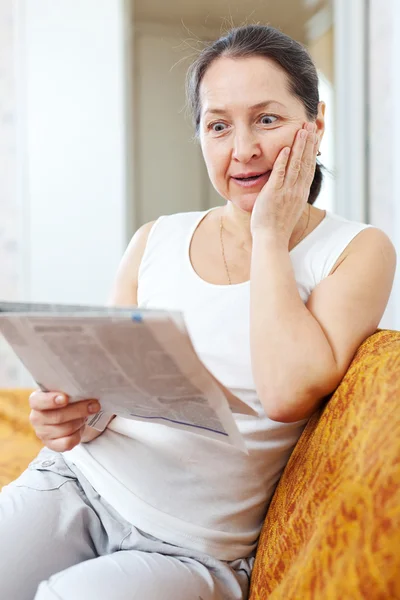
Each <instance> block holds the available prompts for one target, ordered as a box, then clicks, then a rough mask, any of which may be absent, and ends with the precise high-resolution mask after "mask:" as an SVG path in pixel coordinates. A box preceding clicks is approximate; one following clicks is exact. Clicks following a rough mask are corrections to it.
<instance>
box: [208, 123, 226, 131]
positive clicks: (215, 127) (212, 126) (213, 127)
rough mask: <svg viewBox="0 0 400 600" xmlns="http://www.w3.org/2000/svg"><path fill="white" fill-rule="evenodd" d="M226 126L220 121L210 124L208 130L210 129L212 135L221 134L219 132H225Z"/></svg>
mask: <svg viewBox="0 0 400 600" xmlns="http://www.w3.org/2000/svg"><path fill="white" fill-rule="evenodd" d="M225 128H226V125H225V123H222V122H221V121H217V122H215V123H210V124H209V126H208V129H211V131H213V132H214V133H221V131H225Z"/></svg>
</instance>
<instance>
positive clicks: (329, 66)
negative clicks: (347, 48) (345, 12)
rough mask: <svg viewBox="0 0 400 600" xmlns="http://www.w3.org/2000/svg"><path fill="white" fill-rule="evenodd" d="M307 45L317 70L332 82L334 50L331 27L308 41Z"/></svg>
mask: <svg viewBox="0 0 400 600" xmlns="http://www.w3.org/2000/svg"><path fill="white" fill-rule="evenodd" d="M307 47H308V49H309V51H310V54H311V56H312V59H313V61H314V63H315V65H316V67H317V69H318V70H319V71H322V73H323V74H324V75H325V77H326V78H327V79H328V80H329V81H330V82H331V83H332V84H333V83H334V62H333V60H334V52H333V27H330V28H329V30H328V31H327V32H326V33H324V34H323V35H321V36H320V37H318V38H317V39H314V40H312V41H310V42H308V44H307Z"/></svg>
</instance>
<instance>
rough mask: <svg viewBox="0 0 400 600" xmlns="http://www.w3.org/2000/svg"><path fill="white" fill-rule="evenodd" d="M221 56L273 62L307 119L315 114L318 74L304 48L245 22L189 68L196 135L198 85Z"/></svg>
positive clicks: (313, 195)
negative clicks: (260, 57)
mask: <svg viewBox="0 0 400 600" xmlns="http://www.w3.org/2000/svg"><path fill="white" fill-rule="evenodd" d="M221 56H227V57H230V58H247V57H251V56H263V57H264V58H269V59H271V60H273V61H275V63H277V64H278V65H279V66H280V67H281V68H282V69H283V70H284V71H285V72H286V74H287V75H288V82H289V91H290V92H291V93H292V94H293V95H294V96H297V98H299V100H301V102H302V103H303V105H304V108H305V110H306V114H307V118H308V119H309V120H310V121H312V120H315V118H316V116H317V114H318V103H319V92H318V75H317V70H316V68H315V65H314V63H313V61H312V59H311V56H310V55H309V53H308V51H307V50H306V48H305V47H304V46H303V45H302V44H300V43H299V42H296V40H294V39H292V38H291V37H289V36H288V35H286V34H284V33H282V32H281V31H279V30H278V29H275V28H274V27H270V26H268V25H245V26H243V27H236V28H234V29H231V30H230V31H229V32H228V34H227V35H225V36H223V37H220V38H219V39H218V40H216V41H214V42H212V43H210V44H209V45H208V46H206V47H205V48H204V49H203V50H202V51H201V53H200V54H199V56H198V57H197V58H196V60H195V61H194V62H193V63H192V65H191V66H190V67H189V70H188V74H187V79H186V95H187V100H188V105H189V108H190V110H191V113H192V116H193V121H194V126H195V129H196V134H197V135H198V132H199V126H200V112H201V106H200V84H201V82H202V79H203V77H204V74H205V72H206V71H207V69H208V67H210V65H211V64H212V63H213V62H214V61H215V60H216V59H218V58H220V57H221ZM322 179H323V174H322V166H321V165H320V164H318V163H317V165H316V168H315V174H314V179H313V182H312V184H311V189H310V195H309V198H308V203H309V204H314V202H315V200H316V199H317V197H318V194H319V192H320V190H321V185H322Z"/></svg>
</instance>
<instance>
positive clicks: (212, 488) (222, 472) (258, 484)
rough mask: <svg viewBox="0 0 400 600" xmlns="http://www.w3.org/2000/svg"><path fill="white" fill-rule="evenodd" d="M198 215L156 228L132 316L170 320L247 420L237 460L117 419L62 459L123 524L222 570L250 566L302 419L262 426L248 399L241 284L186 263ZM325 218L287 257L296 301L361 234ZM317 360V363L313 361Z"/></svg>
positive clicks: (221, 446) (216, 447)
mask: <svg viewBox="0 0 400 600" xmlns="http://www.w3.org/2000/svg"><path fill="white" fill-rule="evenodd" d="M207 212H208V211H205V212H190V213H180V214H174V215H169V216H163V217H161V218H159V219H158V220H157V221H156V223H155V224H154V226H153V228H152V229H151V232H150V235H149V238H148V242H147V246H146V249H145V252H144V256H143V259H142V262H141V266H140V270H139V285H138V306H139V307H148V308H164V309H171V310H180V311H182V312H183V314H184V318H185V321H186V325H187V328H188V331H189V334H190V336H191V339H192V342H193V345H194V347H195V349H196V351H197V352H198V354H199V356H200V358H201V359H202V361H203V362H204V363H205V365H206V367H207V368H208V369H209V370H210V371H211V372H212V373H213V374H214V375H215V377H217V379H219V380H220V381H221V382H222V383H223V384H224V385H225V386H226V387H228V388H230V389H231V390H232V392H233V393H235V394H236V395H237V396H239V397H240V398H241V399H242V400H244V401H245V402H247V403H248V404H249V405H251V406H252V407H253V408H255V409H256V410H257V412H258V417H250V416H243V415H235V420H236V422H237V425H238V428H239V430H240V432H241V433H242V434H243V436H244V439H245V442H246V446H247V448H248V451H249V453H248V455H246V454H245V453H243V452H241V451H239V450H237V449H235V448H232V447H231V446H229V445H228V444H225V443H223V442H220V441H216V440H212V439H207V438H204V437H202V436H200V435H197V434H195V433H189V432H185V431H180V430H177V429H172V428H169V427H168V426H166V425H161V424H156V423H144V422H139V421H131V420H128V419H122V418H121V417H116V418H115V419H114V420H113V421H112V422H111V423H110V425H109V427H108V429H107V430H106V431H105V432H104V433H103V434H102V435H101V436H100V437H98V438H97V439H96V440H94V441H93V442H91V443H89V444H79V445H78V446H77V447H76V448H74V449H73V450H72V451H70V452H65V453H64V456H65V458H66V459H67V460H69V461H72V462H73V463H74V464H75V465H76V466H77V467H78V468H79V469H80V470H81V471H82V472H83V474H84V475H85V477H86V478H87V479H88V480H89V481H90V483H91V484H92V485H93V487H94V488H95V489H96V490H97V491H98V493H99V494H100V495H101V496H103V497H104V498H105V500H106V501H107V502H108V503H109V504H111V505H112V506H113V507H114V509H116V510H117V511H118V512H119V513H120V514H121V515H122V516H123V517H124V518H125V519H127V520H128V521H129V522H130V523H132V524H133V525H135V526H136V527H138V528H139V529H141V530H143V531H145V532H147V533H149V534H151V535H154V536H156V537H158V538H160V539H162V540H164V541H166V542H169V543H171V544H175V545H178V546H184V547H186V548H189V549H194V550H197V551H201V552H205V553H207V554H211V555H213V556H215V557H216V558H219V559H221V560H234V559H236V558H241V557H246V556H248V555H250V554H251V553H252V552H253V551H254V550H255V548H256V544H257V539H258V536H259V533H260V529H261V526H262V523H263V520H264V517H265V514H266V510H267V507H268V504H269V501H270V499H271V496H272V494H273V492H274V489H275V486H276V483H277V481H278V480H279V477H280V475H281V473H282V470H283V468H284V466H285V465H286V463H287V461H288V459H289V456H290V454H291V452H292V450H293V448H294V446H295V444H296V442H297V440H298V438H299V436H300V435H301V433H302V431H303V429H304V426H305V424H306V422H307V420H303V421H298V422H295V423H279V422H275V421H271V420H270V419H268V417H267V416H266V415H265V412H264V410H263V408H262V406H261V403H260V401H259V399H258V397H257V393H256V390H255V385H254V381H253V377H252V370H251V363H250V339H249V337H250V336H249V300H250V284H249V282H244V283H240V284H233V285H215V284H210V283H207V282H206V281H204V280H203V279H201V278H200V277H199V276H198V275H197V274H196V272H195V271H194V269H193V267H192V265H191V262H190V259H189V245H190V242H191V239H192V235H193V233H194V231H195V229H196V227H197V226H198V224H199V223H200V221H201V220H202V219H203V217H204V216H205V215H206V213H207ZM366 227H369V226H368V225H365V224H363V223H356V222H350V221H347V220H346V219H343V218H341V217H339V216H337V215H335V214H333V213H330V212H327V214H326V217H325V218H324V220H323V221H322V222H321V223H320V224H319V225H318V226H317V227H316V228H315V229H314V230H313V231H312V232H311V233H310V234H309V235H308V236H307V237H306V238H304V239H303V240H302V241H301V242H300V243H299V244H298V245H297V246H296V247H295V248H293V250H292V251H291V252H290V257H291V260H292V264H293V267H294V273H295V277H296V281H297V286H298V290H299V294H300V296H301V298H302V300H303V302H306V301H307V299H308V296H309V295H310V293H311V292H312V290H313V289H314V287H315V286H316V285H317V284H318V283H319V282H320V281H321V280H322V279H324V278H325V277H327V276H328V274H329V272H330V271H331V269H332V267H333V265H334V264H335V262H336V261H337V259H338V258H339V256H340V255H341V254H342V252H343V250H344V249H345V248H346V246H347V245H348V244H349V242H350V241H351V240H352V239H353V238H354V237H355V236H356V235H357V234H358V233H359V232H360V231H362V230H363V229H364V228H366ZM316 360H317V359H316Z"/></svg>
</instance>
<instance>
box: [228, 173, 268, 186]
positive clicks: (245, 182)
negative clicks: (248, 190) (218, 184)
mask: <svg viewBox="0 0 400 600" xmlns="http://www.w3.org/2000/svg"><path fill="white" fill-rule="evenodd" d="M270 174H271V171H265V172H264V173H258V174H253V175H248V176H242V175H240V176H238V177H232V179H233V180H234V181H235V182H236V183H238V184H239V185H241V186H245V187H250V186H252V185H256V184H257V183H260V182H262V183H265V182H266V181H268V179H269V176H270Z"/></svg>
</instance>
